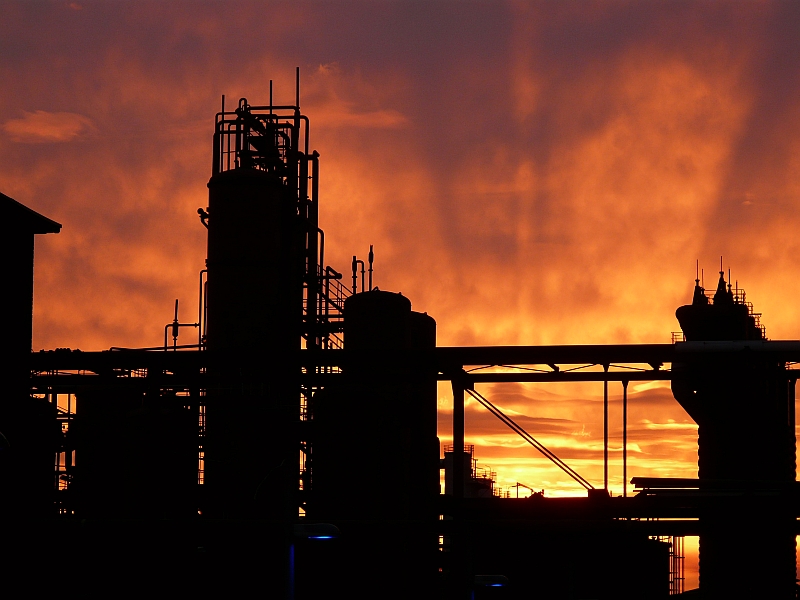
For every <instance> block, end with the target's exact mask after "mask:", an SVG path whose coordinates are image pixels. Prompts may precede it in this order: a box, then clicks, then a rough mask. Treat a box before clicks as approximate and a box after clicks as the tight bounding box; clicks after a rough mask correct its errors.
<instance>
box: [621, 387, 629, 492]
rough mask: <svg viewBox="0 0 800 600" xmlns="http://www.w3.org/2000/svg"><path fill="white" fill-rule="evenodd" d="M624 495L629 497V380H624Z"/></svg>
mask: <svg viewBox="0 0 800 600" xmlns="http://www.w3.org/2000/svg"><path fill="white" fill-rule="evenodd" d="M622 496H623V497H624V498H627V497H628V380H627V379H624V380H623V381H622Z"/></svg>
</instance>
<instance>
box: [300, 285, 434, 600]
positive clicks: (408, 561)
mask: <svg viewBox="0 0 800 600" xmlns="http://www.w3.org/2000/svg"><path fill="white" fill-rule="evenodd" d="M344 316H345V326H344V347H345V352H346V354H347V357H346V361H347V362H346V369H345V372H344V375H343V380H344V381H343V384H342V385H340V386H336V387H335V388H328V389H326V390H324V392H323V393H320V394H318V397H317V398H315V401H314V406H313V408H314V422H313V425H314V444H313V449H314V453H313V479H312V503H311V505H310V516H311V517H312V518H313V519H316V520H321V521H325V522H331V523H334V524H336V525H337V526H338V527H339V528H340V529H341V531H342V536H341V541H340V542H339V543H340V544H341V548H340V551H339V552H337V559H336V560H337V565H339V567H341V568H337V567H336V566H335V565H330V566H329V568H330V569H331V573H329V577H330V580H329V581H330V582H332V583H331V585H334V586H335V587H336V589H339V590H340V591H344V590H345V589H346V588H347V586H348V585H350V586H351V587H352V586H357V589H360V590H361V591H362V592H363V591H364V590H374V593H376V594H377V595H376V597H379V596H380V593H381V592H380V590H382V589H383V590H384V591H386V592H387V593H388V592H389V591H392V592H394V593H401V592H402V591H403V590H405V591H407V592H409V593H410V592H411V590H413V589H425V587H426V585H428V584H430V585H432V578H433V576H434V572H433V571H434V559H435V554H436V551H437V538H436V533H435V529H434V526H435V524H436V520H437V518H438V517H437V514H436V504H435V502H436V500H437V496H438V493H439V465H438V462H439V461H438V455H439V443H438V439H437V437H436V434H437V430H436V423H437V422H436V400H437V393H436V390H437V385H436V372H435V371H431V370H430V369H429V368H428V367H427V366H426V363H425V358H426V352H427V351H431V350H433V348H435V346H436V322H435V321H434V319H433V318H431V317H430V316H428V315H426V314H421V313H416V312H413V311H412V310H411V302H410V301H409V300H408V299H407V298H405V297H403V296H402V295H401V294H394V293H390V292H384V291H377V290H374V291H368V292H363V293H360V294H356V295H354V296H351V297H350V298H348V299H347V300H346V302H345V305H344ZM347 564H350V565H358V567H357V573H353V567H352V566H351V567H350V568H349V569H348V568H346V567H345V565H347ZM348 573H349V574H348ZM412 573H413V574H414V580H413V581H410V580H409V579H408V577H409V575H410V574H412ZM345 574H348V575H345ZM346 577H349V579H350V581H349V584H348V581H347V580H346ZM426 578H429V579H427V580H426ZM353 589H356V588H353ZM358 593H361V592H358ZM403 593H404V592H403Z"/></svg>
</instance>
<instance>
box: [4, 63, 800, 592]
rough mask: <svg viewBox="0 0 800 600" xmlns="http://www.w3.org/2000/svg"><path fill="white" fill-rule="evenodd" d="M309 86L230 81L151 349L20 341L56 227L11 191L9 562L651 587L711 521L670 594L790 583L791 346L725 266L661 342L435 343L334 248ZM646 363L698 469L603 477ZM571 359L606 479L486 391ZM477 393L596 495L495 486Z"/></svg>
mask: <svg viewBox="0 0 800 600" xmlns="http://www.w3.org/2000/svg"><path fill="white" fill-rule="evenodd" d="M299 101H300V94H299V76H298V87H297V94H296V103H295V105H292V106H277V105H273V103H272V98H271V97H270V102H269V104H268V105H263V106H255V105H250V104H249V103H248V102H247V100H245V99H241V100H240V101H239V104H238V106H237V107H236V108H235V109H234V110H225V107H224V99H223V108H222V111H221V112H220V113H218V114H217V115H216V121H215V125H214V127H215V129H214V138H213V170H212V174H211V179H210V180H209V182H208V188H209V200H208V206H207V207H206V208H201V209H199V210H198V213H199V215H200V221H201V223H202V225H204V226H205V227H206V228H207V229H208V254H207V260H206V269H204V270H203V271H202V272H201V273H200V279H199V294H200V298H199V304H198V314H197V319H196V321H193V322H191V323H183V322H180V321H179V319H178V313H177V306H176V312H175V319H174V321H173V323H171V324H169V325H167V326H166V327H165V331H164V346H163V347H160V348H145V349H111V350H107V351H103V352H80V351H77V350H76V351H71V350H68V349H55V350H48V351H42V352H36V353H32V352H31V331H32V326H31V314H32V301H33V239H34V236H35V235H38V234H47V233H58V232H59V230H60V228H61V226H60V225H59V224H58V223H56V222H54V221H51V220H50V219H48V218H46V217H44V216H42V215H39V214H37V213H35V212H33V211H31V210H30V209H27V208H26V207H24V206H22V205H21V204H19V203H18V202H16V201H15V200H12V199H11V198H8V197H7V196H1V197H0V202H2V208H3V212H4V215H5V219H4V221H5V224H4V234H3V236H2V244H3V245H4V246H3V255H4V256H5V257H6V258H7V261H6V264H7V267H6V275H5V281H6V286H5V290H6V291H5V294H4V296H5V297H6V302H7V304H6V306H7V307H8V309H7V310H8V312H7V315H6V326H5V330H6V343H7V347H8V348H9V353H8V354H7V355H6V360H5V362H4V365H5V366H4V391H3V396H2V401H0V432H2V436H0V469H2V473H1V474H0V476H1V479H0V481H1V482H2V484H0V485H1V486H2V487H1V488H0V489H2V492H0V502H2V505H1V506H0V509H1V510H2V519H3V521H2V522H3V527H4V535H3V539H4V541H3V546H4V555H5V558H4V559H3V561H4V571H5V572H6V573H7V575H8V577H7V580H9V579H13V577H14V576H15V574H16V575H20V576H21V574H22V573H31V572H32V573H34V575H33V576H29V575H25V576H21V579H23V582H22V583H23V585H26V586H27V587H28V589H33V588H34V587H36V586H40V585H53V586H55V588H54V589H58V590H59V592H60V593H68V592H72V593H75V594H76V595H77V594H78V593H87V594H88V593H103V594H104V595H112V596H118V595H128V594H133V593H134V592H136V593H152V592H153V591H155V590H163V591H165V592H168V593H179V594H182V595H187V596H188V595H192V596H196V597H209V598H223V597H224V598H238V597H245V596H249V595H252V594H258V595H259V596H260V597H267V598H299V599H307V598H408V597H415V596H422V597H440V598H452V599H459V600H461V599H464V600H466V599H467V598H566V599H581V598H662V597H666V596H668V595H678V594H681V593H682V592H683V570H682V551H681V540H682V536H685V535H699V536H700V588H699V590H696V591H691V592H685V594H684V595H686V596H692V597H702V598H742V597H747V598H754V597H759V598H795V597H796V584H795V534H796V529H797V525H796V517H797V516H798V507H797V501H796V493H795V488H796V484H795V470H796V469H795V413H794V405H795V396H794V389H795V382H796V378H797V374H796V373H797V372H796V371H793V370H791V369H789V368H787V364H788V363H791V362H793V361H798V360H800V343H798V342H780V341H767V340H766V338H765V336H764V330H763V327H761V325H760V322H759V320H758V315H757V314H756V313H754V312H753V309H752V305H751V304H750V303H748V302H747V301H746V297H745V294H744V291H742V290H740V289H738V285H737V286H736V287H735V288H734V287H733V286H731V284H730V282H726V281H725V277H724V273H723V272H720V279H719V284H718V287H717V289H716V291H714V293H713V294H711V293H707V292H706V290H705V289H703V287H702V286H701V284H700V280H699V279H698V280H697V281H696V282H695V284H696V285H695V288H694V296H693V299H692V302H691V304H689V305H686V306H682V307H680V308H678V310H677V317H678V319H679V322H680V325H681V328H682V330H683V336H684V339H683V340H680V341H676V342H675V343H672V344H650V345H594V346H589V345H585V346H580V345H578V346H498V347H439V346H437V344H436V322H435V321H434V319H433V318H432V317H431V316H429V315H427V314H422V313H419V312H415V311H413V310H412V304H411V301H410V300H409V299H408V298H405V297H404V296H403V295H402V294H397V293H392V292H389V291H383V290H378V289H377V288H374V287H373V285H372V284H373V282H372V266H373V255H372V250H371V249H370V254H369V257H368V259H367V261H366V263H365V262H364V261H363V260H359V259H358V258H357V257H354V258H353V263H352V273H351V274H348V275H347V276H345V275H343V274H341V273H339V272H338V271H336V270H335V269H334V268H332V267H330V266H327V265H326V264H325V253H324V250H325V247H324V240H325V238H324V235H323V232H322V230H321V229H320V227H319V203H320V198H319V191H318V190H319V187H318V184H319V154H317V153H316V152H315V151H311V150H310V146H309V120H308V119H307V117H306V116H305V115H303V114H302V113H301V112H300V108H299ZM187 338H192V340H193V343H190V344H189V343H184V341H185V340H186V339H187ZM179 340H180V342H181V343H178V342H179ZM619 364H624V365H626V366H628V367H635V368H634V369H631V368H626V369H620V368H615V366H614V365H619ZM532 365H537V366H541V367H542V368H541V369H539V370H531V369H519V368H515V367H530V366H532ZM576 365H589V366H601V367H602V369H597V368H595V369H588V370H586V369H584V370H573V369H567V368H564V367H565V366H567V367H574V366H576ZM667 365H669V367H670V368H666V367H667ZM501 366H502V368H501ZM480 367H494V368H480ZM654 380H662V381H664V380H668V381H671V385H672V391H673V395H674V397H675V399H676V400H677V402H679V403H680V405H681V406H682V407H683V408H684V409H685V410H686V411H687V412H688V414H689V415H690V416H691V417H692V418H693V419H694V420H695V421H696V422H697V424H698V425H699V434H698V435H699V461H698V465H699V477H698V478H697V479H663V478H636V477H634V478H633V480H632V482H631V483H633V485H634V486H635V489H636V491H635V493H631V494H630V495H629V494H628V493H627V481H626V487H625V494H624V495H623V496H621V497H612V496H611V495H610V494H609V492H608V462H609V461H608V430H609V420H608V387H609V383H613V384H614V385H621V388H622V391H623V394H624V396H623V410H624V413H623V414H624V421H625V422H624V423H623V435H624V436H627V429H626V427H627V423H626V421H627V389H628V384H629V382H631V381H654ZM442 381H444V382H448V383H449V385H450V386H451V387H452V393H453V399H454V410H453V418H452V440H453V441H452V445H449V446H446V447H444V448H441V447H440V443H439V440H438V438H437V383H438V382H442ZM560 381H597V382H603V383H604V389H605V396H604V400H605V401H604V408H605V412H604V424H605V436H604V442H605V446H604V482H603V483H602V485H601V484H600V483H599V482H596V484H593V483H591V482H590V481H588V480H587V479H585V478H584V477H582V476H581V475H580V474H579V473H578V472H576V471H575V470H574V469H573V468H572V467H570V466H569V465H568V464H567V463H566V462H564V461H563V460H561V459H560V458H558V457H557V456H556V455H555V454H554V453H553V452H551V451H550V450H549V449H547V448H546V447H545V446H543V445H542V444H541V443H540V442H539V441H538V440H536V438H535V437H534V436H535V435H536V432H535V431H531V432H528V431H525V430H524V429H523V428H522V427H520V426H519V425H518V424H517V423H516V422H514V421H513V419H511V418H510V417H508V416H507V415H505V414H504V413H503V412H502V411H501V410H500V409H499V408H497V407H496V406H495V405H494V404H493V403H492V402H491V401H490V399H488V398H486V397H484V396H483V395H482V394H480V393H479V392H478V391H476V389H475V386H476V384H478V383H491V382H560ZM468 396H469V397H470V398H474V399H475V400H476V401H478V402H479V403H480V404H481V405H483V406H484V407H486V408H487V409H488V410H489V411H490V412H492V414H494V415H495V416H496V417H498V418H499V419H500V420H501V421H503V422H504V423H505V424H506V425H508V427H510V428H511V429H512V430H513V431H515V432H517V433H518V434H519V435H521V436H522V438H523V439H525V440H526V441H527V442H529V443H530V444H531V445H533V446H534V447H535V448H536V449H537V450H539V452H541V453H542V454H543V455H544V456H546V457H547V458H549V459H550V460H552V461H553V462H554V463H555V464H556V465H557V466H559V467H560V468H561V469H562V470H563V471H564V472H565V473H567V474H568V475H569V476H570V477H572V478H573V479H574V480H575V481H577V482H578V483H579V484H581V485H582V486H583V487H584V488H586V490H587V493H586V495H585V496H584V497H574V498H551V497H547V496H546V495H545V493H543V492H539V493H532V494H531V495H530V497H528V498H519V497H514V498H512V497H498V496H495V495H493V494H492V482H491V480H490V479H487V478H484V477H481V476H480V475H479V473H478V472H477V471H476V469H475V468H474V465H475V463H474V456H473V455H474V447H473V446H472V445H468V444H467V442H468V441H469V440H465V436H464V403H465V399H466V398H467V397H468ZM625 440H626V441H625V443H624V445H623V473H624V477H625V479H626V480H627V438H626V437H625ZM442 472H443V474H442ZM442 476H443V481H444V489H443V490H442V489H440V483H439V482H440V477H442Z"/></svg>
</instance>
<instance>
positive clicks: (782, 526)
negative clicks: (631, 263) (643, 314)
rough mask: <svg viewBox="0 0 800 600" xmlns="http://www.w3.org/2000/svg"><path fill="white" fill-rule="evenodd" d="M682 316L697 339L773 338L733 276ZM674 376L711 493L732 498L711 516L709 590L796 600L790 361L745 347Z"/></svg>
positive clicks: (705, 575)
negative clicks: (691, 422) (695, 428)
mask: <svg viewBox="0 0 800 600" xmlns="http://www.w3.org/2000/svg"><path fill="white" fill-rule="evenodd" d="M740 292H741V293H740ZM676 316H677V317H678V320H679V322H680V324H681V328H682V329H683V332H684V334H685V336H686V340H687V341H689V342H693V341H742V340H761V339H762V338H763V330H762V329H761V328H760V327H759V325H758V322H757V321H756V315H754V314H753V313H752V309H751V307H750V305H748V304H747V303H745V302H744V293H743V292H742V291H741V290H737V292H736V293H734V292H733V290H731V286H730V285H728V286H727V289H726V283H725V280H724V278H723V273H720V280H719V285H718V288H717V291H716V293H715V295H714V297H713V302H712V301H710V300H709V299H708V298H707V297H706V295H705V293H704V290H703V289H702V288H701V287H700V285H699V282H697V284H696V286H695V294H694V299H693V302H692V304H690V305H686V306H682V307H680V308H678V310H677V312H676ZM673 371H674V373H675V375H674V378H673V381H672V391H673V395H674V396H675V399H676V400H678V402H680V404H681V406H683V408H684V409H685V410H686V411H687V412H688V413H689V415H690V416H691V417H692V418H693V419H694V420H695V422H696V423H697V424H698V476H699V479H700V486H701V490H702V491H704V493H710V494H712V495H714V494H721V495H722V496H724V498H723V497H720V503H719V504H717V505H715V507H714V508H713V509H712V510H709V511H708V512H707V513H704V514H702V515H701V530H702V533H701V536H700V587H701V589H702V590H703V593H704V594H710V595H711V596H712V597H715V598H716V597H720V598H723V597H726V598H727V597H731V598H734V597H737V598H738V597H764V598H766V597H769V598H794V594H795V592H794V587H795V585H794V583H795V535H794V517H793V513H792V512H791V508H790V505H789V502H788V498H789V496H790V491H791V486H792V485H793V484H794V480H795V470H796V469H795V434H794V406H793V404H794V395H793V394H792V393H791V390H790V389H789V385H793V382H792V383H791V384H790V383H789V381H788V379H787V373H786V368H785V365H784V364H782V363H777V362H774V361H772V360H770V359H767V358H764V357H763V356H759V355H758V354H757V353H756V354H754V353H752V352H747V351H745V352H730V353H726V355H725V357H724V358H720V357H719V355H716V356H715V357H714V358H705V357H703V355H698V357H697V358H695V359H694V360H692V361H691V362H688V361H687V362H686V363H683V364H675V365H673ZM721 507H726V508H721Z"/></svg>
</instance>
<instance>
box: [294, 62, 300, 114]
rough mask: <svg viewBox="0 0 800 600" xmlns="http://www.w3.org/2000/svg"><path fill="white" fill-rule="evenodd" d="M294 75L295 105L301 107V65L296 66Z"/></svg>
mask: <svg viewBox="0 0 800 600" xmlns="http://www.w3.org/2000/svg"><path fill="white" fill-rule="evenodd" d="M296 69H297V70H296V71H295V75H294V105H295V106H296V107H297V108H300V67H296Z"/></svg>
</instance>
